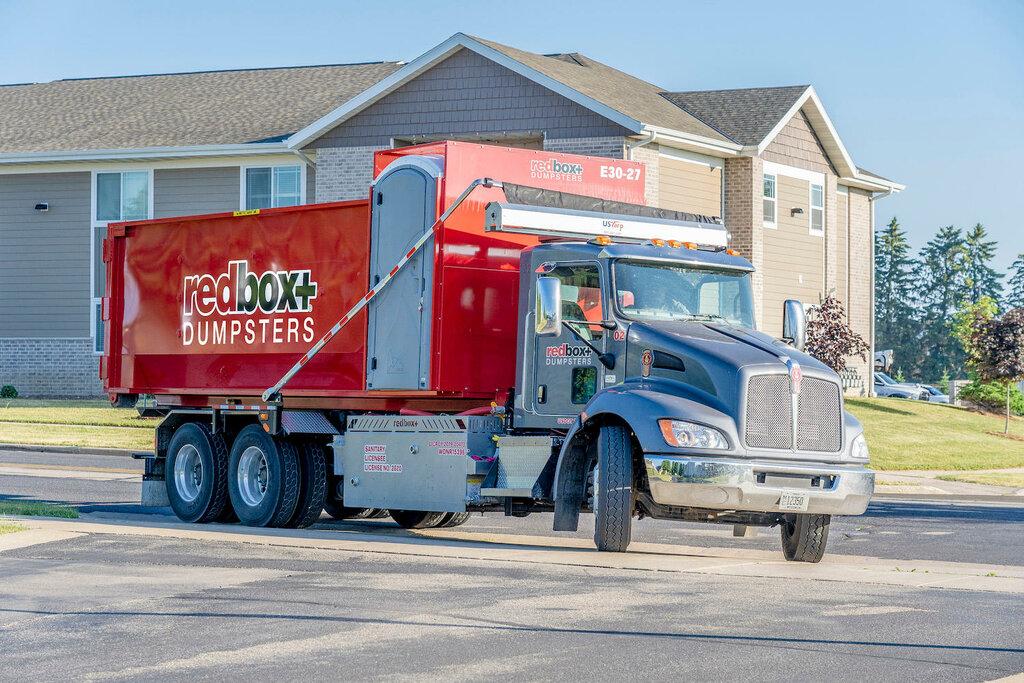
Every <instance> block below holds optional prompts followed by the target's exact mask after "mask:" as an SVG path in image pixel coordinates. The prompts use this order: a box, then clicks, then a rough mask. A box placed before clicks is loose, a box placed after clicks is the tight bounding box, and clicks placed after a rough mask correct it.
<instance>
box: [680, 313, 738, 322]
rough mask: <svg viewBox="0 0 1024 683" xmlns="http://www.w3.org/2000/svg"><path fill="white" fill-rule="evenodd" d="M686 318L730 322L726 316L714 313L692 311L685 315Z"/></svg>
mask: <svg viewBox="0 0 1024 683" xmlns="http://www.w3.org/2000/svg"><path fill="white" fill-rule="evenodd" d="M683 319H684V320H724V321H725V322H729V321H728V320H727V319H726V318H724V317H722V316H720V315H716V314H714V313H691V314H690V315H686V316H684V317H683Z"/></svg>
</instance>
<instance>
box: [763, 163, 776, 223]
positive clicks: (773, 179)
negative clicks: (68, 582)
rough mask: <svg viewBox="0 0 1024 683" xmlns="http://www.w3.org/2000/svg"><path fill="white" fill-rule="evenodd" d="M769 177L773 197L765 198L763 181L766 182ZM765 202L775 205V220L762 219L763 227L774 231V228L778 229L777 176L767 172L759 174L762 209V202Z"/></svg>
mask: <svg viewBox="0 0 1024 683" xmlns="http://www.w3.org/2000/svg"><path fill="white" fill-rule="evenodd" d="M769 177H770V178H771V179H772V184H773V187H774V188H775V196H774V197H767V196H765V194H764V181H765V180H767V179H768V178H769ZM765 200H768V201H771V202H772V204H774V205H775V220H773V221H770V220H768V219H767V218H764V227H766V228H771V229H773V230H775V229H776V228H778V227H779V174H778V173H768V172H767V171H765V172H764V173H762V174H761V205H762V207H763V206H764V201H765ZM763 210H764V209H762V211H763ZM762 218H763V216H762Z"/></svg>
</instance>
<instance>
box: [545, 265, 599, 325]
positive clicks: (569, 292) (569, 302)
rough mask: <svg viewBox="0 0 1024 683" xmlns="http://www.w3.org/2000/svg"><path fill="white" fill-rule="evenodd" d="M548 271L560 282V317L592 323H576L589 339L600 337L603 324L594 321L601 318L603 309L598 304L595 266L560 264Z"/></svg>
mask: <svg viewBox="0 0 1024 683" xmlns="http://www.w3.org/2000/svg"><path fill="white" fill-rule="evenodd" d="M548 275H549V276H551V277H557V278H558V279H559V280H561V282H562V319H563V320H566V321H568V322H572V321H577V322H579V321H586V322H589V323H594V324H591V325H587V326H586V327H583V326H579V325H578V326H576V327H577V328H578V329H579V332H580V333H581V334H582V335H583V336H584V337H586V338H588V339H597V338H600V337H601V335H602V334H603V332H604V328H603V327H601V325H599V324H597V323H600V322H601V321H602V320H604V311H603V309H602V307H601V276H600V274H599V273H598V270H597V266H592V265H578V266H559V267H558V268H555V269H554V270H552V271H551V272H550V273H548Z"/></svg>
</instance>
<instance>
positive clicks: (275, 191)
mask: <svg viewBox="0 0 1024 683" xmlns="http://www.w3.org/2000/svg"><path fill="white" fill-rule="evenodd" d="M242 198H243V204H244V206H243V208H245V209H276V208H279V207H282V206H298V205H299V204H301V203H302V167H301V166H261V167H253V168H244V169H242Z"/></svg>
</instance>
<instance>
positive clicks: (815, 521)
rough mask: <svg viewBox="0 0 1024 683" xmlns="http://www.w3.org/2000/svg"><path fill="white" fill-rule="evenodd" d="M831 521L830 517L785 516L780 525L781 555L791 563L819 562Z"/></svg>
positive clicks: (823, 553) (823, 554)
mask: <svg viewBox="0 0 1024 683" xmlns="http://www.w3.org/2000/svg"><path fill="white" fill-rule="evenodd" d="M831 521H832V516H831V515H786V517H785V519H784V520H783V522H782V524H781V525H780V526H781V527H782V554H783V555H785V556H786V559H787V560H789V561H791V562H820V561H821V558H822V557H824V556H825V544H826V543H828V525H829V522H831Z"/></svg>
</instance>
